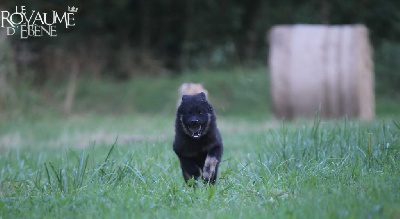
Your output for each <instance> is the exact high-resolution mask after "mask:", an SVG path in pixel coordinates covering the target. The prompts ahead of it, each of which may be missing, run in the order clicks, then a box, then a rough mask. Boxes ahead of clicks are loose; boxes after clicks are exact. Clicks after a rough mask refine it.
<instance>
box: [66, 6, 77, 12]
mask: <svg viewBox="0 0 400 219" xmlns="http://www.w3.org/2000/svg"><path fill="white" fill-rule="evenodd" d="M68 11H69V12H73V13H75V12H78V8H75V6H72V7H69V6H68Z"/></svg>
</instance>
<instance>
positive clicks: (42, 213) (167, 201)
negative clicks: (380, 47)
mask: <svg viewBox="0 0 400 219" xmlns="http://www.w3.org/2000/svg"><path fill="white" fill-rule="evenodd" d="M142 116H143V117H142ZM145 120H148V124H145V123H144V121H145ZM396 121H397V122H396ZM218 122H219V127H220V129H221V132H222V135H223V140H224V144H225V153H224V157H223V161H222V163H221V167H220V175H219V181H218V183H217V185H216V187H208V186H199V187H198V188H195V189H194V188H190V187H187V186H186V185H185V184H184V181H183V177H182V176H181V172H180V169H179V162H178V159H177V158H176V157H175V155H174V153H173V151H172V146H171V144H172V139H173V130H172V129H173V128H172V127H173V116H160V115H159V116H155V117H154V116H152V117H151V116H147V115H140V116H137V115H123V116H110V117H102V116H93V115H92V116H76V117H73V118H70V119H61V118H54V117H47V118H45V119H42V120H40V122H38V121H32V120H31V119H25V120H20V121H16V122H12V121H9V122H4V123H1V125H0V130H1V132H0V133H1V135H0V136H1V138H0V140H1V142H0V144H2V145H1V148H0V152H1V153H0V154H1V155H0V217H2V218H98V217H100V218H119V217H122V218H137V217H141V218H154V217H156V218H204V217H207V218H253V217H256V218H271V217H279V218H281V217H283V218H286V217H289V218H398V217H400V204H399V203H400V180H399V179H400V127H398V125H399V123H400V119H399V118H395V119H394V120H393V121H392V120H390V121H375V122H369V123H360V122H357V121H349V120H340V121H323V120H322V121H321V120H320V119H319V118H318V117H316V119H314V122H310V121H306V120H304V121H297V122H292V123H287V122H285V123H282V122H277V121H267V120H265V119H262V120H260V121H258V122H256V121H252V120H250V121H249V120H247V119H241V118H239V117H234V118H233V117H221V118H220V119H219V120H218ZM395 122H396V123H397V125H396V123H395ZM44 133H48V134H44ZM98 133H101V134H98ZM99 135H100V137H99ZM7 136H19V137H18V138H19V140H15V139H14V141H17V143H18V144H16V143H15V142H13V138H12V137H9V140H8V145H5V144H7V141H6V140H4V139H6V138H7ZM90 136H92V137H93V136H95V137H96V136H97V139H96V138H90ZM138 136H140V137H141V138H138ZM117 137H118V140H117V143H116V144H114V141H116V139H117ZM14 138H16V137H14ZM124 138H125V140H124ZM129 138H130V140H129ZM135 138H138V139H137V140H135ZM10 139H11V140H10ZM77 139H78V140H80V141H82V142H77ZM127 139H128V140H127ZM12 144H16V145H12ZM11 145H12V147H10V146H11Z"/></svg>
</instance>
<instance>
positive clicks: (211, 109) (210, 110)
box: [207, 104, 213, 113]
mask: <svg viewBox="0 0 400 219" xmlns="http://www.w3.org/2000/svg"><path fill="white" fill-rule="evenodd" d="M207 108H208V112H210V113H211V112H212V111H213V107H212V106H211V104H208V106H207Z"/></svg>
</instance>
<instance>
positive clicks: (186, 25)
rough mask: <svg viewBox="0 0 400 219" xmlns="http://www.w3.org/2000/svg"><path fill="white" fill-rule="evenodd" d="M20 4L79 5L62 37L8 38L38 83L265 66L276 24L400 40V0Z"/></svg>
mask: <svg viewBox="0 0 400 219" xmlns="http://www.w3.org/2000/svg"><path fill="white" fill-rule="evenodd" d="M19 5H25V6H26V8H28V9H29V10H39V11H44V12H45V11H52V10H56V11H65V10H66V8H67V6H74V7H77V8H78V12H77V13H76V16H75V26H74V28H68V29H65V28H64V29H63V28H59V29H58V30H57V31H58V36H57V37H35V38H30V39H26V40H21V39H18V38H16V37H8V39H10V40H9V41H10V44H11V45H12V46H11V47H9V49H8V50H9V52H10V53H12V55H13V57H14V59H13V62H14V64H13V66H15V69H16V70H15V72H16V73H15V74H16V75H17V76H18V77H22V76H24V75H26V74H29V75H32V74H33V76H32V77H31V76H30V77H31V78H32V80H33V81H34V83H36V84H39V85H40V84H43V83H45V82H46V81H48V80H51V79H59V78H63V77H67V76H68V74H69V72H71V68H72V67H71V66H75V67H73V68H76V66H78V68H79V74H82V75H93V76H97V77H111V78H115V79H127V78H130V77H134V76H136V75H140V74H144V73H146V74H162V73H165V72H169V73H172V74H179V73H180V72H183V71H186V70H191V69H196V68H218V67H230V66H234V65H238V64H239V65H249V66H252V65H260V64H261V65H263V64H266V63H267V56H268V42H267V39H266V38H267V34H268V30H269V29H270V28H271V27H272V26H273V25H276V24H295V23H309V24H353V23H363V24H365V25H366V26H367V27H368V28H369V29H370V36H371V40H372V43H373V45H374V47H375V48H381V47H382V45H384V44H385V45H386V47H387V44H388V43H389V44H390V45H392V44H393V45H399V42H398V40H399V39H400V15H399V14H400V13H398V12H399V9H400V1H396V0H388V1H376V0H356V1H340V0H334V1H329V0H307V1H306V0H279V1H278V0H265V1H263V0H247V1H242V0H219V1H217V0H114V1H108V0H92V1H83V0H77V1H71V2H70V1H69V2H65V1H62V0H53V1H46V0H37V1H34V2H33V1H28V0H21V1H14V0H13V1H12V0H6V1H5V2H3V3H0V7H1V8H2V9H6V10H13V8H14V7H15V6H19ZM386 50H387V49H386ZM389 50H390V49H389ZM380 53H381V52H380ZM382 53H383V54H385V51H383V52H382ZM395 61H396V60H394V61H390V62H395ZM392 64H393V63H392Z"/></svg>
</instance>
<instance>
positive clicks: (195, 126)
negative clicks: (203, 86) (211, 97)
mask: <svg viewBox="0 0 400 219" xmlns="http://www.w3.org/2000/svg"><path fill="white" fill-rule="evenodd" d="M212 110H213V109H212V106H211V104H209V103H208V101H207V99H206V96H205V94H204V93H203V92H201V93H199V94H195V95H183V96H182V103H181V105H180V106H179V107H178V113H177V116H178V117H179V120H180V123H181V126H182V128H183V131H184V132H185V134H187V135H189V136H190V137H192V138H194V139H199V138H201V137H202V136H204V135H205V134H207V131H208V128H209V125H210V122H211V117H212Z"/></svg>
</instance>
